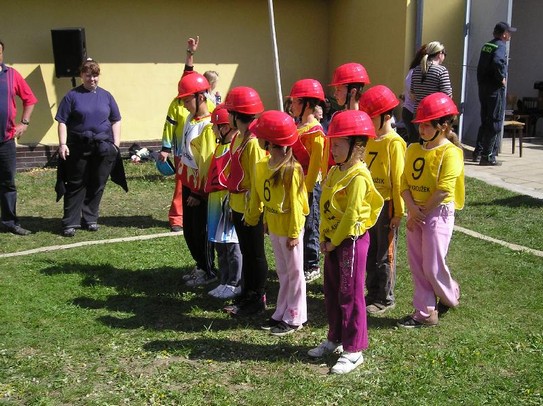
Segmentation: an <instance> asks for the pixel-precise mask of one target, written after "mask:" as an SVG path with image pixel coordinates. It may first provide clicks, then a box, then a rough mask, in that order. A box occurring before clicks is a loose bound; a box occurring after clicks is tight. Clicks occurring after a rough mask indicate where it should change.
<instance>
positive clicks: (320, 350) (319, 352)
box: [307, 340, 343, 358]
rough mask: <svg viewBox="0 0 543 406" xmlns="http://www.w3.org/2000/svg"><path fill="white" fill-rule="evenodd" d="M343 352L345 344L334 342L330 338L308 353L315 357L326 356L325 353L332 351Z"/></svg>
mask: <svg viewBox="0 0 543 406" xmlns="http://www.w3.org/2000/svg"><path fill="white" fill-rule="evenodd" d="M341 352H343V346H342V345H341V343H333V342H332V341H330V340H324V341H323V342H322V343H320V344H319V346H318V347H315V348H312V349H310V350H309V351H308V352H307V355H309V356H310V357H313V358H320V357H324V356H325V355H328V354H332V353H338V354H339V353H341Z"/></svg>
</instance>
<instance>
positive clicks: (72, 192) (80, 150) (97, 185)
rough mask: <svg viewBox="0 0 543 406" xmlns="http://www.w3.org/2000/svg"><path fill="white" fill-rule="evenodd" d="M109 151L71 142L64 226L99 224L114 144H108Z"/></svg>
mask: <svg viewBox="0 0 543 406" xmlns="http://www.w3.org/2000/svg"><path fill="white" fill-rule="evenodd" d="M108 145H109V148H108V151H107V154H98V153H96V152H95V151H94V150H92V149H90V148H89V147H88V146H86V145H77V144H70V145H69V148H70V155H68V156H67V157H66V162H65V171H64V176H65V178H64V181H65V187H66V193H65V194H64V216H63V218H62V227H64V228H69V227H74V228H79V227H81V226H88V225H89V224H96V223H97V222H98V211H99V209H100V202H101V201H102V196H103V194H104V189H105V186H106V182H107V179H108V177H109V174H110V173H111V168H113V164H114V163H115V159H116V157H117V148H115V145H113V144H108Z"/></svg>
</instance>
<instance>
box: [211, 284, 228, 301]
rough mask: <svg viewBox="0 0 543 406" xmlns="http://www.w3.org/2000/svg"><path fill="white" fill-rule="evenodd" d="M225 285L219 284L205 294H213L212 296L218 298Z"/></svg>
mask: <svg viewBox="0 0 543 406" xmlns="http://www.w3.org/2000/svg"><path fill="white" fill-rule="evenodd" d="M225 286H226V285H219V286H217V287H216V288H215V289H212V290H210V291H209V292H207V294H208V295H209V296H213V297H216V298H219V297H220V294H221V293H222V291H223V289H224V287H225Z"/></svg>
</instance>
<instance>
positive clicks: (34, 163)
mask: <svg viewBox="0 0 543 406" xmlns="http://www.w3.org/2000/svg"><path fill="white" fill-rule="evenodd" d="M132 144H139V145H140V146H141V147H142V148H143V147H145V148H147V149H149V150H151V151H159V150H160V147H161V145H162V143H161V141H160V140H147V141H125V142H121V155H122V156H123V158H124V157H126V158H128V149H129V148H130V147H131V146H132ZM16 154H17V171H28V170H31V169H36V168H55V167H56V166H57V159H58V146H57V145H42V144H38V145H18V146H17V152H16Z"/></svg>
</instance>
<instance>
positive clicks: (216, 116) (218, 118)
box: [211, 103, 229, 125]
mask: <svg viewBox="0 0 543 406" xmlns="http://www.w3.org/2000/svg"><path fill="white" fill-rule="evenodd" d="M211 123H213V124H216V125H221V124H228V123H229V121H228V110H226V107H224V103H222V104H219V105H218V106H217V107H215V110H213V112H212V113H211Z"/></svg>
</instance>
